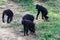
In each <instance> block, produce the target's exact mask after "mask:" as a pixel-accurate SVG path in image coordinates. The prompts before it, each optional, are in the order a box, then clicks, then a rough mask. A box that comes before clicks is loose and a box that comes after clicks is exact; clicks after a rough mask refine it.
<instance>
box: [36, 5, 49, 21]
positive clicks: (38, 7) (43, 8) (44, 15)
mask: <svg viewBox="0 0 60 40" xmlns="http://www.w3.org/2000/svg"><path fill="white" fill-rule="evenodd" d="M36 9H37V11H38V13H37V16H36V19H38V15H39V14H40V12H41V13H42V19H45V20H46V21H47V20H48V16H47V14H48V11H47V9H46V8H45V7H43V6H41V5H38V4H37V5H36Z"/></svg>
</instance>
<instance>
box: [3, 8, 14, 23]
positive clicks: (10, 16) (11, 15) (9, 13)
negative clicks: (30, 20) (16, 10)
mask: <svg viewBox="0 0 60 40" xmlns="http://www.w3.org/2000/svg"><path fill="white" fill-rule="evenodd" d="M5 15H6V16H8V18H7V23H10V22H11V21H12V20H13V12H12V11H11V10H10V9H7V10H4V11H3V14H2V22H5V21H4V16H5Z"/></svg>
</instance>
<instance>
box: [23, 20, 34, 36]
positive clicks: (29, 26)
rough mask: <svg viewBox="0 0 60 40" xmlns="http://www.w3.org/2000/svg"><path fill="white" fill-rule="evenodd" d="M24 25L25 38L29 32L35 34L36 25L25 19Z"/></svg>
mask: <svg viewBox="0 0 60 40" xmlns="http://www.w3.org/2000/svg"><path fill="white" fill-rule="evenodd" d="M22 25H23V26H24V36H25V35H28V31H30V33H33V34H34V33H35V24H34V23H33V22H32V21H30V20H27V19H23V20H22Z"/></svg>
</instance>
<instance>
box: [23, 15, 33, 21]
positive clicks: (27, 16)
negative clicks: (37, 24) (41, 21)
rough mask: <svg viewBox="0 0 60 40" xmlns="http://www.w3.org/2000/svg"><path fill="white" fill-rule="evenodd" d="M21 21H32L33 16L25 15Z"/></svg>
mask: <svg viewBox="0 0 60 40" xmlns="http://www.w3.org/2000/svg"><path fill="white" fill-rule="evenodd" d="M23 19H26V20H30V21H34V16H33V15H30V14H26V15H24V16H23Z"/></svg>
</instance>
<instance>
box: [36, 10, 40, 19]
mask: <svg viewBox="0 0 60 40" xmlns="http://www.w3.org/2000/svg"><path fill="white" fill-rule="evenodd" d="M39 14H40V10H38V13H37V16H36V19H38V16H39Z"/></svg>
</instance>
